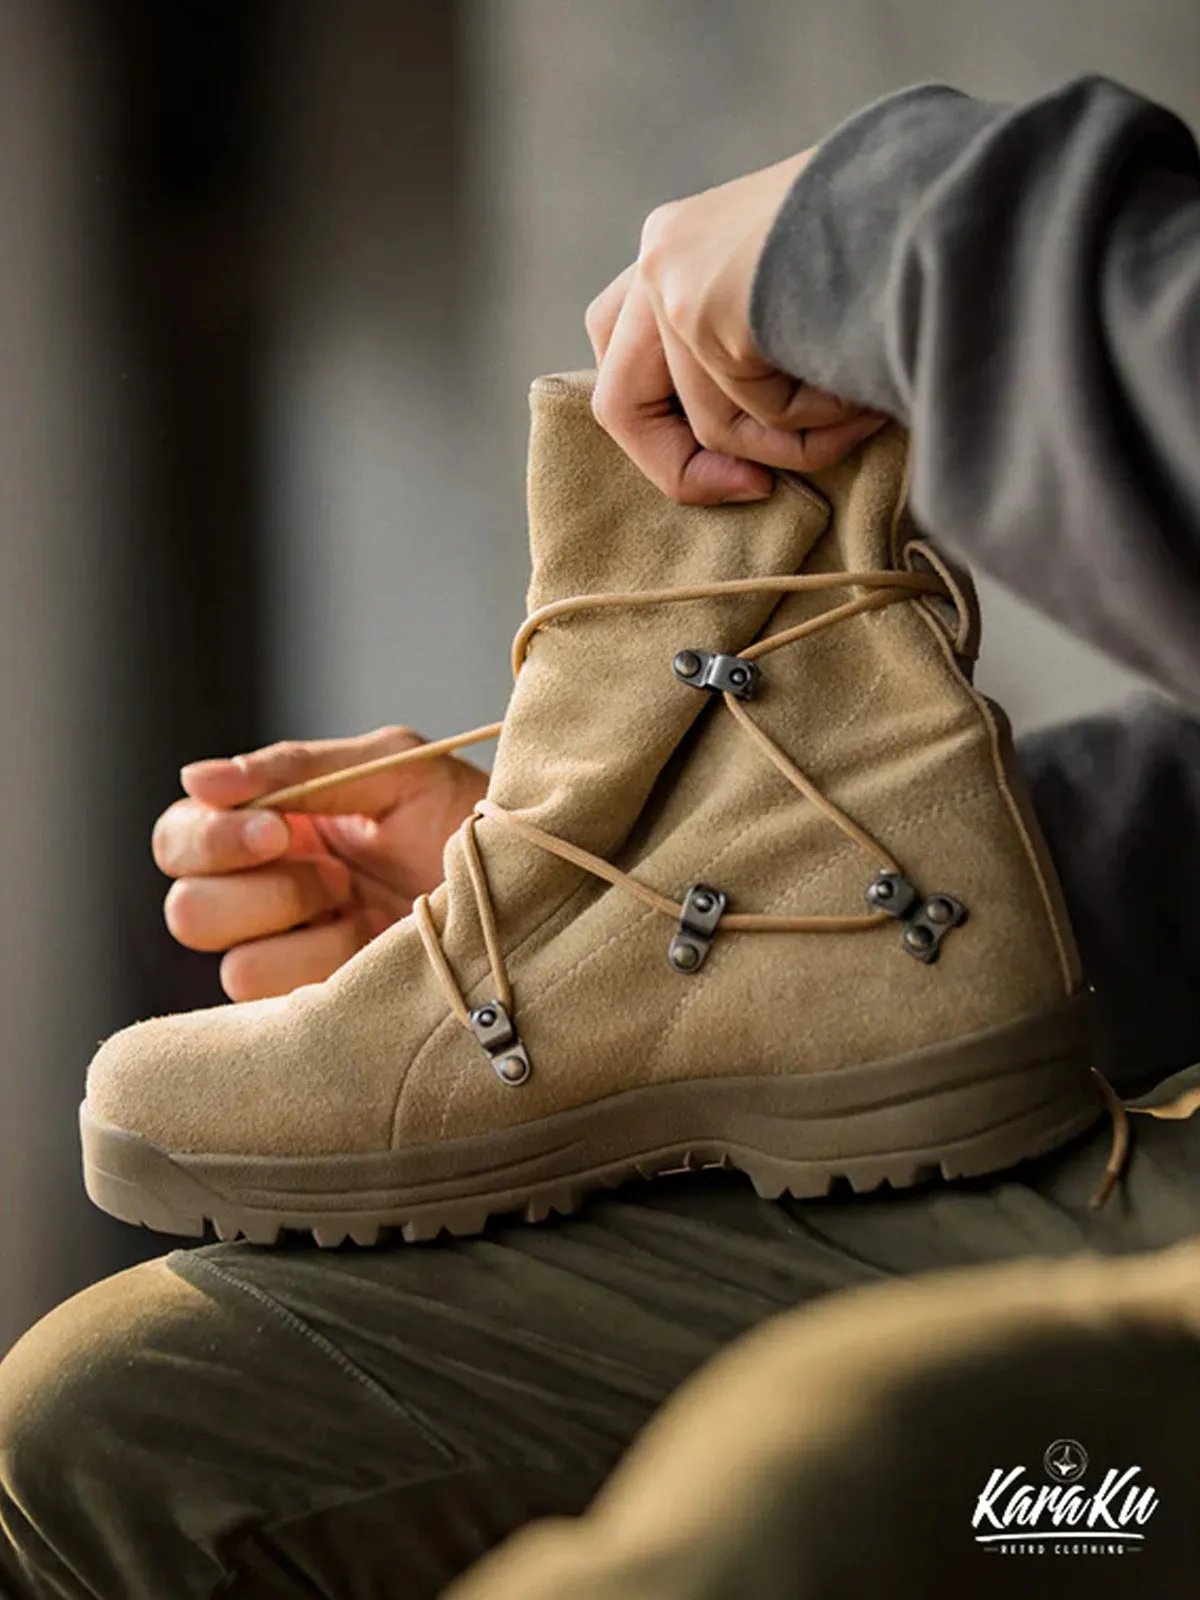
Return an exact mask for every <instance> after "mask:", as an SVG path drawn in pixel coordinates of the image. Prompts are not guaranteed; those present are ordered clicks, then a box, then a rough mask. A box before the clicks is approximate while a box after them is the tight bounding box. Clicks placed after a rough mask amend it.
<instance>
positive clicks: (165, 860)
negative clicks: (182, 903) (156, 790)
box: [150, 806, 179, 873]
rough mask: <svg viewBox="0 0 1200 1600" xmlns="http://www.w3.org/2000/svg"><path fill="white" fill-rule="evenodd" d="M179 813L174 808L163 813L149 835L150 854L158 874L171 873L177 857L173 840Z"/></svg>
mask: <svg viewBox="0 0 1200 1600" xmlns="http://www.w3.org/2000/svg"><path fill="white" fill-rule="evenodd" d="M178 819H179V812H178V810H177V809H176V807H175V806H171V807H170V808H169V809H168V810H166V811H164V812H163V814H162V816H161V817H159V819H158V821H157V822H156V823H155V824H154V828H153V831H152V832H151V834H150V853H151V855H152V856H153V857H154V864H155V866H156V867H157V868H158V869H159V871H160V872H167V873H169V872H171V871H172V870H173V867H174V863H175V860H176V856H177V851H176V846H175V838H176V833H177V830H178Z"/></svg>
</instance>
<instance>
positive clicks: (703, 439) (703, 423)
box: [688, 417, 729, 450]
mask: <svg viewBox="0 0 1200 1600" xmlns="http://www.w3.org/2000/svg"><path fill="white" fill-rule="evenodd" d="M688 421H689V422H690V423H691V427H692V432H693V433H694V434H695V436H696V443H697V444H699V445H701V446H702V447H703V448H704V449H705V450H726V449H728V446H729V438H728V435H727V434H726V432H725V430H724V429H723V428H722V427H721V425H720V423H718V422H717V421H716V419H715V418H714V417H698V418H696V419H695V420H693V419H692V418H690V417H689V418H688Z"/></svg>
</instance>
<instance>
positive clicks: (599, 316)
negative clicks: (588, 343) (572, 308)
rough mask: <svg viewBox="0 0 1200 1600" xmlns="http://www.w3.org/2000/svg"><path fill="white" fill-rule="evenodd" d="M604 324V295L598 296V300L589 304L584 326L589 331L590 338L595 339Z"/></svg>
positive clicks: (584, 315)
mask: <svg viewBox="0 0 1200 1600" xmlns="http://www.w3.org/2000/svg"><path fill="white" fill-rule="evenodd" d="M603 322H604V297H603V296H602V295H597V296H596V298H595V299H594V300H592V301H591V302H590V303H589V305H588V308H587V310H586V311H585V312H584V313H583V326H584V328H585V329H586V330H587V332H588V334H589V336H590V337H591V338H593V339H594V338H595V337H596V335H597V334H598V333H599V332H600V330H601V327H602V326H603Z"/></svg>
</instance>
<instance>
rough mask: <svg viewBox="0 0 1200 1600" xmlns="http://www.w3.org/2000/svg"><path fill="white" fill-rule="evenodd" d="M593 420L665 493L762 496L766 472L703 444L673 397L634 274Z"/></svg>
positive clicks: (687, 499) (677, 496) (704, 501)
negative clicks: (596, 421)
mask: <svg viewBox="0 0 1200 1600" xmlns="http://www.w3.org/2000/svg"><path fill="white" fill-rule="evenodd" d="M592 405H593V409H594V410H595V413H596V418H597V420H598V421H599V422H600V424H601V426H602V427H603V428H605V429H606V430H607V432H608V433H610V434H611V435H612V437H613V438H614V439H615V440H616V442H617V443H618V444H619V445H620V446H621V447H622V449H623V450H625V451H626V453H627V454H628V455H629V456H630V457H631V458H632V459H633V461H634V462H635V463H636V464H637V465H638V466H639V467H640V468H641V470H642V471H643V472H644V473H645V474H646V476H647V477H648V478H649V479H650V480H651V482H652V483H655V484H657V485H658V487H659V488H660V489H661V490H662V491H663V493H664V494H667V495H670V496H671V498H672V499H674V500H678V501H680V502H681V503H683V504H684V505H715V504H718V503H720V502H721V501H728V500H759V499H762V498H764V497H765V496H766V495H768V494H770V492H771V489H772V487H773V480H772V477H771V474H770V473H769V472H768V471H767V470H766V469H765V468H764V467H762V466H758V465H755V464H754V463H753V462H750V461H744V460H739V459H737V458H736V457H735V456H732V455H728V454H725V453H723V452H720V451H708V450H705V449H703V448H702V446H701V443H700V441H699V440H698V439H697V437H696V435H695V433H694V431H693V429H692V427H691V426H690V424H689V422H688V419H687V417H686V416H684V415H683V414H682V413H681V411H680V409H679V405H678V402H677V399H676V390H675V383H674V379H673V377H672V374H671V369H670V367H669V365H668V362H667V357H666V353H665V351H664V350H663V346H662V341H661V338H660V337H659V330H658V324H657V322H656V320H655V317H654V310H653V307H652V306H651V304H650V302H649V300H648V299H647V297H646V295H645V293H644V291H643V290H642V288H641V286H640V284H639V282H638V281H637V280H636V278H635V279H634V280H633V281H632V283H631V286H630V288H629V292H628V294H627V295H626V297H625V300H624V303H623V304H622V306H621V309H620V313H619V315H618V317H617V320H616V325H615V327H614V329H613V332H612V337H611V339H610V340H609V343H608V347H607V354H606V356H605V358H604V361H603V364H602V366H601V368H600V373H599V377H598V379H597V382H596V388H595V392H594V395H593V400H592Z"/></svg>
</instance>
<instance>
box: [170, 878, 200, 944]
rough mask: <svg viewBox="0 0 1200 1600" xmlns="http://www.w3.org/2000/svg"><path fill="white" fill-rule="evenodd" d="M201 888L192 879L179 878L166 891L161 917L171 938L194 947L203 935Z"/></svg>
mask: <svg viewBox="0 0 1200 1600" xmlns="http://www.w3.org/2000/svg"><path fill="white" fill-rule="evenodd" d="M203 899H204V893H203V887H202V885H201V884H199V883H198V882H197V881H196V879H194V878H180V879H179V880H178V881H177V882H176V883H173V884H172V885H171V887H170V888H169V889H168V890H167V895H166V899H165V900H164V901H163V917H164V919H165V921H166V924H167V928H168V930H169V932H170V933H171V936H172V938H174V939H177V940H178V941H179V943H180V944H185V945H194V944H195V941H196V940H197V939H198V938H200V937H201V935H202V933H203V926H204V917H203V915H202V906H203Z"/></svg>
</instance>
